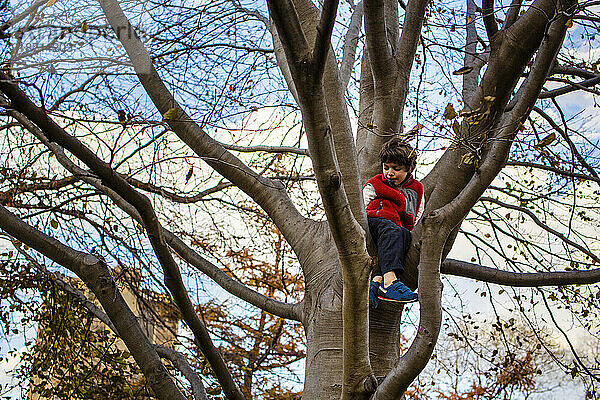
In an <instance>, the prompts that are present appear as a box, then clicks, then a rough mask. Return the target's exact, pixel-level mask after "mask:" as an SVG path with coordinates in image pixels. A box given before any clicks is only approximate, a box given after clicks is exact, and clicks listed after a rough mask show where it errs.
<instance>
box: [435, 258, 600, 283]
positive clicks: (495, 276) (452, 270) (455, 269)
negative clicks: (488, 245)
mask: <svg viewBox="0 0 600 400" xmlns="http://www.w3.org/2000/svg"><path fill="white" fill-rule="evenodd" d="M441 271H442V273H443V274H446V275H454V276H462V277H463V278H470V279H476V280H478V281H483V282H488V283H495V284H498V285H506V286H517V287H540V286H564V285H588V284H593V283H598V282H600V269H592V270H589V271H564V272H559V271H557V272H510V271H503V270H500V269H497V268H490V267H486V266H483V265H479V264H473V263H470V262H466V261H460V260H454V259H446V260H445V261H444V263H443V264H442V270H441Z"/></svg>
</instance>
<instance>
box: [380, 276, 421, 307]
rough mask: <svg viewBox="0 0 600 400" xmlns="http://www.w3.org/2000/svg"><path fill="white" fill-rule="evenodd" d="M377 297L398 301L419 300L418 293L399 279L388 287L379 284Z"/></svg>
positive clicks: (410, 301) (409, 301)
mask: <svg viewBox="0 0 600 400" xmlns="http://www.w3.org/2000/svg"><path fill="white" fill-rule="evenodd" d="M377 297H378V298H379V299H380V300H385V301H395V302H397V303H412V302H413V301H417V300H418V295H417V294H416V293H415V292H413V291H412V290H410V289H409V288H408V287H407V286H406V285H405V284H404V283H402V282H400V281H399V280H397V279H396V280H395V281H394V282H393V283H392V284H391V285H390V286H388V287H383V285H381V286H379V293H378V296H377Z"/></svg>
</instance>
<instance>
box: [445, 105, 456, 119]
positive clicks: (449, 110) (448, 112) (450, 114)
mask: <svg viewBox="0 0 600 400" xmlns="http://www.w3.org/2000/svg"><path fill="white" fill-rule="evenodd" d="M456 115H457V114H456V111H455V110H454V107H452V103H448V105H447V106H446V108H445V109H444V114H443V117H444V119H454V118H456Z"/></svg>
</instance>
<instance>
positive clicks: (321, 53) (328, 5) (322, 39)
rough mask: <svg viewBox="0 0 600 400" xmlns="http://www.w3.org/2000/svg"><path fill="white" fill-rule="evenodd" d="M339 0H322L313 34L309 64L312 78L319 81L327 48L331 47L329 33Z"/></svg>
mask: <svg viewBox="0 0 600 400" xmlns="http://www.w3.org/2000/svg"><path fill="white" fill-rule="evenodd" d="M338 3H339V0H324V2H323V9H322V10H321V18H320V19H319V25H318V26H317V35H316V36H315V45H314V46H313V55H312V58H311V64H312V65H313V70H314V75H313V76H312V78H313V79H315V80H319V81H321V79H322V77H323V71H324V70H325V62H326V61H327V55H328V53H329V48H330V47H331V33H332V31H333V25H334V24H335V16H336V14H337V7H338Z"/></svg>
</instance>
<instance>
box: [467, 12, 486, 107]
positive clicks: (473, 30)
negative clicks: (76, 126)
mask: <svg viewBox="0 0 600 400" xmlns="http://www.w3.org/2000/svg"><path fill="white" fill-rule="evenodd" d="M476 8H477V6H476V4H475V1H474V0H467V13H466V15H465V18H466V29H465V30H466V42H465V43H466V44H465V57H464V66H465V67H473V70H472V71H471V72H469V73H466V74H464V75H463V87H462V96H463V101H464V103H465V104H467V105H468V104H470V103H471V100H472V98H473V96H474V95H475V92H476V90H477V87H478V86H479V71H481V67H482V66H483V65H481V63H478V62H477V26H476V25H475V22H476V15H475V13H476ZM476 65H477V66H476ZM479 65H481V66H479Z"/></svg>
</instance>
